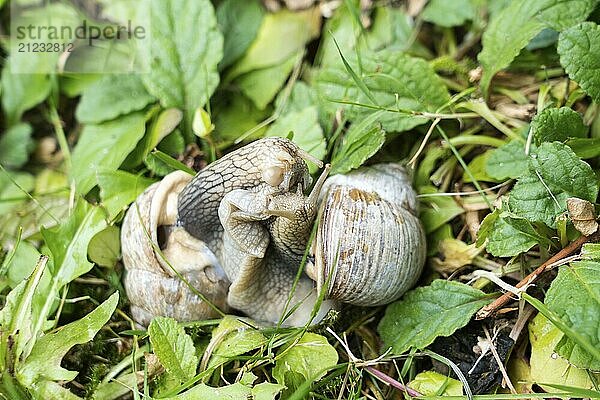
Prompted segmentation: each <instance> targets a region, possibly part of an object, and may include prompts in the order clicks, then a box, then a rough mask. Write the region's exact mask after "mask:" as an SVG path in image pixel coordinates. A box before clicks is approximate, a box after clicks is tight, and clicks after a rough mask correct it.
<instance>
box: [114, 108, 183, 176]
mask: <svg viewBox="0 0 600 400" xmlns="http://www.w3.org/2000/svg"><path fill="white" fill-rule="evenodd" d="M182 119H183V113H182V112H181V110H179V109H177V108H169V109H166V110H163V111H162V112H161V113H160V114H158V116H157V117H156V118H155V119H154V120H153V121H152V123H151V124H150V128H149V129H148V130H147V132H146V134H145V135H144V137H143V138H142V139H141V140H140V141H139V142H138V144H137V146H136V147H135V150H133V151H132V152H131V153H129V155H128V156H127V158H126V159H125V161H123V166H122V168H123V169H129V168H135V167H137V166H139V165H140V164H141V163H142V162H143V161H144V158H146V156H147V155H148V154H149V153H150V151H152V149H153V148H155V147H156V146H158V144H159V143H160V142H161V141H162V140H163V139H164V138H165V137H166V136H168V135H169V134H171V133H172V132H173V131H174V130H175V129H176V128H177V126H178V125H179V123H180V122H181V120H182ZM182 152H183V150H182Z"/></svg>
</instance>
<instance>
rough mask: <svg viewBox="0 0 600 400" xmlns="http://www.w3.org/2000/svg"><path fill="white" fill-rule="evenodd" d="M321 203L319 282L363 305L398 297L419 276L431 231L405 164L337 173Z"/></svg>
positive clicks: (317, 248) (347, 300)
mask: <svg viewBox="0 0 600 400" xmlns="http://www.w3.org/2000/svg"><path fill="white" fill-rule="evenodd" d="M326 185H327V187H328V190H327V192H326V194H325V197H324V199H323V200H322V204H321V220H320V222H319V227H318V230H317V237H316V243H315V247H314V248H315V265H314V271H312V273H311V275H315V278H316V280H317V286H318V287H319V288H320V289H321V290H326V291H327V297H329V298H332V299H336V300H339V301H341V302H344V303H350V304H354V305H361V306H376V305H381V304H386V303H390V302H392V301H394V300H396V299H398V298H399V297H400V296H401V295H402V294H404V292H406V291H407V290H408V289H410V288H411V287H412V286H413V285H414V284H415V283H416V281H417V280H418V278H419V276H420V274H421V271H422V268H423V264H424V261H425V234H424V231H423V228H422V227H421V224H420V221H419V219H418V218H417V217H416V215H415V213H416V194H415V193H414V191H413V189H412V187H411V186H410V180H409V178H408V175H407V174H406V172H405V171H404V169H403V168H402V167H401V166H399V165H397V164H380V165H376V166H373V167H366V168H363V169H359V170H357V171H354V172H353V173H351V174H350V175H348V176H343V177H340V176H339V175H338V176H334V177H332V178H330V179H329V180H328V182H327V184H326Z"/></svg>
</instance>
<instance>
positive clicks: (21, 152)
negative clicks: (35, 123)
mask: <svg viewBox="0 0 600 400" xmlns="http://www.w3.org/2000/svg"><path fill="white" fill-rule="evenodd" d="M31 132H32V128H31V125H29V124H26V123H21V124H17V125H13V126H12V127H10V128H9V129H8V130H7V131H6V132H4V133H3V134H2V136H0V164H1V165H3V166H4V167H8V168H19V167H22V166H23V165H24V164H25V163H26V162H27V160H28V159H29V153H30V152H31V150H32V147H33V146H34V145H35V144H34V143H33V141H32V140H31Z"/></svg>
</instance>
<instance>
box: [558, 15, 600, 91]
mask: <svg viewBox="0 0 600 400" xmlns="http://www.w3.org/2000/svg"><path fill="white" fill-rule="evenodd" d="M558 54H559V55H560V63H561V64H562V66H563V67H564V68H565V70H566V71H567V73H568V74H569V77H570V78H571V79H573V80H574V81H575V82H577V83H578V84H579V86H581V87H582V88H583V90H585V92H586V93H587V94H588V95H589V96H590V97H591V98H592V99H593V100H594V101H595V102H600V75H599V74H598V69H599V68H600V26H598V25H597V24H595V23H593V22H582V23H581V24H579V25H576V26H574V27H572V28H570V29H567V30H566V31H564V32H561V34H560V36H559V38H558Z"/></svg>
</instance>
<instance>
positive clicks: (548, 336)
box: [529, 314, 593, 391]
mask: <svg viewBox="0 0 600 400" xmlns="http://www.w3.org/2000/svg"><path fill="white" fill-rule="evenodd" d="M563 337H564V334H563V333H562V332H561V331H560V329H558V328H557V327H555V326H554V325H553V324H552V322H550V321H548V319H546V317H544V316H543V315H542V314H538V315H536V316H535V318H534V319H532V320H531V322H530V323H529V343H531V357H530V359H529V365H530V367H531V379H532V380H533V381H535V382H537V383H538V385H540V386H541V387H542V388H543V389H544V390H546V391H552V390H551V389H552V388H551V387H549V386H546V385H543V384H540V382H544V383H548V384H561V385H571V386H577V387H582V388H587V389H592V388H593V383H592V381H591V379H590V376H589V375H588V373H587V372H586V371H585V370H583V369H579V368H577V367H575V366H573V365H570V364H569V362H568V361H567V360H565V359H564V358H562V357H556V353H555V352H554V348H555V347H556V345H557V344H558V343H559V342H560V340H561V339H562V338H563Z"/></svg>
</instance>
